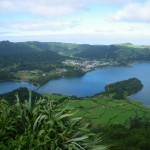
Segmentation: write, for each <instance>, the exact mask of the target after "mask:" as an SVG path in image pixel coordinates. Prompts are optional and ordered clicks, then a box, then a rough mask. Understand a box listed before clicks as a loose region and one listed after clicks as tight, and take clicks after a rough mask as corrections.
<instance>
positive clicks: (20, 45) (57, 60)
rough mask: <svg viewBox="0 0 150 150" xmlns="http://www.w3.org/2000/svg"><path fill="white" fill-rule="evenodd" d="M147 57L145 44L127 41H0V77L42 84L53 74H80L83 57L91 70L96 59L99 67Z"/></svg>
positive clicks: (82, 67)
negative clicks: (133, 43) (113, 43)
mask: <svg viewBox="0 0 150 150" xmlns="http://www.w3.org/2000/svg"><path fill="white" fill-rule="evenodd" d="M66 60H70V62H72V64H71V63H70V64H69V63H68V62H67V64H66V63H64V62H65V61H66ZM91 60H93V62H92V63H93V64H92V65H91V62H90V61H91ZM149 60H150V47H149V46H135V45H132V44H130V43H126V44H118V45H88V44H72V43H59V42H37V41H29V42H9V41H1V42H0V80H21V81H27V82H33V83H37V84H38V85H42V84H44V83H45V82H47V81H49V80H51V79H55V78H60V77H64V76H76V75H83V74H84V73H86V72H87V71H89V68H86V66H82V65H83V62H85V61H88V63H87V64H88V65H91V66H93V68H90V70H92V69H94V64H95V62H96V61H98V62H99V63H97V62H96V63H97V64H99V65H98V66H95V67H101V65H102V64H107V65H108V66H109V65H110V66H112V65H128V64H130V63H133V62H135V61H149ZM73 61H74V62H73ZM94 61H95V62H94ZM75 64H78V65H75ZM102 67H103V66H102Z"/></svg>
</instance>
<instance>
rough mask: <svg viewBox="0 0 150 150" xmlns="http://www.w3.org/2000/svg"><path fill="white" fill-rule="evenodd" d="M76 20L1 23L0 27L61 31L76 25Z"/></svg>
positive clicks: (20, 29) (18, 29)
mask: <svg viewBox="0 0 150 150" xmlns="http://www.w3.org/2000/svg"><path fill="white" fill-rule="evenodd" d="M78 24H79V23H78V22H77V21H40V22H16V23H11V24H3V25H2V26H1V28H2V27H3V28H7V29H9V30H17V31H38V32H39V31H63V30H65V29H70V28H71V29H72V28H74V27H76V26H78Z"/></svg>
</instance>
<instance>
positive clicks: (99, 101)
mask: <svg viewBox="0 0 150 150" xmlns="http://www.w3.org/2000/svg"><path fill="white" fill-rule="evenodd" d="M46 96H48V97H50V99H53V100H55V101H58V100H60V99H62V98H64V101H63V102H61V103H60V104H59V105H60V107H62V108H64V107H71V108H76V109H77V110H78V112H77V114H76V115H77V116H79V117H83V118H84V119H85V120H86V121H88V122H89V123H91V124H93V125H110V124H125V123H126V122H127V121H129V120H130V119H131V118H134V117H147V118H150V109H149V108H147V107H145V106H144V105H143V104H142V103H140V102H138V101H134V100H131V99H122V100H116V99H112V98H111V97H109V96H107V97H106V96H105V97H101V96H100V95H97V96H94V97H90V98H83V99H81V100H80V99H71V98H72V97H67V96H63V95H46Z"/></svg>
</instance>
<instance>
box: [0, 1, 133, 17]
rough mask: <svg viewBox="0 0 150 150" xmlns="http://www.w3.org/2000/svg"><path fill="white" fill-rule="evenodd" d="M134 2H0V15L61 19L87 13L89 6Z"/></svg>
mask: <svg viewBox="0 0 150 150" xmlns="http://www.w3.org/2000/svg"><path fill="white" fill-rule="evenodd" d="M130 1H135V0H121V1H120V0H105V1H104V0H0V13H6V14H7V13H11V12H18V13H19V12H25V13H32V14H35V15H40V16H45V17H52V18H56V17H61V16H64V15H69V14H71V13H75V12H76V13H80V12H81V11H87V10H88V7H89V6H90V5H91V4H112V5H118V4H124V3H128V2H130Z"/></svg>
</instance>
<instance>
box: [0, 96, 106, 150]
mask: <svg viewBox="0 0 150 150" xmlns="http://www.w3.org/2000/svg"><path fill="white" fill-rule="evenodd" d="M74 114H75V110H73V109H70V108H64V109H61V108H59V106H58V105H57V104H55V103H54V102H53V101H50V100H48V99H40V100H38V101H37V102H36V103H35V105H34V107H31V99H29V102H27V101H26V102H25V103H23V104H22V103H19V99H17V103H16V104H14V105H9V104H8V103H7V102H6V101H5V100H1V101H0V149H17V150H18V149H20V150H24V149H25V150H26V149H34V150H36V149H37V150H40V149H41V150H84V149H85V150H86V149H87V150H88V149H89V150H90V149H98V150H103V149H106V147H105V146H101V145H99V144H100V141H101V140H100V137H99V135H95V134H92V133H90V131H89V130H88V128H87V126H88V125H85V124H83V122H82V118H73V117H72V116H73V115H74Z"/></svg>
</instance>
